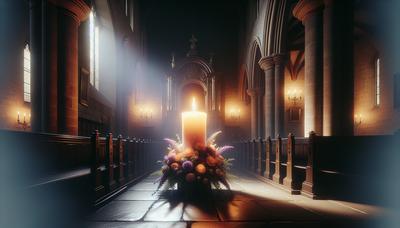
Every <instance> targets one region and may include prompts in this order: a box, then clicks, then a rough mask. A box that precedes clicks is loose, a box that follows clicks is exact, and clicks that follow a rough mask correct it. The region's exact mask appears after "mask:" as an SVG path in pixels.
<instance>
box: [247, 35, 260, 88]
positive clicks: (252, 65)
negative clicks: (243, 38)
mask: <svg viewBox="0 0 400 228" xmlns="http://www.w3.org/2000/svg"><path fill="white" fill-rule="evenodd" d="M262 56H263V53H262V49H261V46H260V42H259V39H255V40H254V41H253V42H252V47H251V49H250V56H249V64H248V65H247V66H248V67H249V68H248V69H247V72H250V74H249V75H248V77H249V79H248V85H249V88H260V84H259V83H260V81H259V78H258V77H257V75H255V74H254V72H256V71H255V70H256V69H257V68H260V66H259V65H258V61H259V60H260V59H261V57H262ZM257 58H258V59H257Z"/></svg>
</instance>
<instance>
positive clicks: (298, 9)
mask: <svg viewBox="0 0 400 228" xmlns="http://www.w3.org/2000/svg"><path fill="white" fill-rule="evenodd" d="M323 5H324V2H323V0H300V1H299V2H298V3H297V4H296V6H295V7H294V9H293V16H294V17H296V18H297V19H299V20H300V21H302V22H304V19H305V18H306V17H307V16H308V15H309V14H310V13H313V12H315V11H317V10H319V9H322V7H323Z"/></svg>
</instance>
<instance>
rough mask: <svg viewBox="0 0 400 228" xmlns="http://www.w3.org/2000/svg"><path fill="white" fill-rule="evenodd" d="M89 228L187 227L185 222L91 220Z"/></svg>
mask: <svg viewBox="0 0 400 228" xmlns="http://www.w3.org/2000/svg"><path fill="white" fill-rule="evenodd" d="M85 227H87V228H186V227H187V225H186V223H185V222H91V223H88V224H87V226H85Z"/></svg>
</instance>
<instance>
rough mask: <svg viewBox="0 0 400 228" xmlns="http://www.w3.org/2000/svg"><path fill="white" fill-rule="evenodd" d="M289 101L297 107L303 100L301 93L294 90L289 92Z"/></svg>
mask: <svg viewBox="0 0 400 228" xmlns="http://www.w3.org/2000/svg"><path fill="white" fill-rule="evenodd" d="M287 97H288V100H289V101H291V102H292V104H293V105H296V104H297V102H300V101H302V100H303V98H302V97H301V91H299V90H297V89H293V90H290V91H288V93H287Z"/></svg>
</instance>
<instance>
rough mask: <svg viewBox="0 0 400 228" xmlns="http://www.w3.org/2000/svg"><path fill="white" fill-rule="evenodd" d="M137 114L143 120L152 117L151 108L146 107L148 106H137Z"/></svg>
mask: <svg viewBox="0 0 400 228" xmlns="http://www.w3.org/2000/svg"><path fill="white" fill-rule="evenodd" d="M139 116H140V119H143V120H146V121H148V120H151V119H153V109H151V108H148V107H143V108H139Z"/></svg>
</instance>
